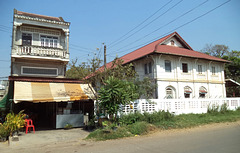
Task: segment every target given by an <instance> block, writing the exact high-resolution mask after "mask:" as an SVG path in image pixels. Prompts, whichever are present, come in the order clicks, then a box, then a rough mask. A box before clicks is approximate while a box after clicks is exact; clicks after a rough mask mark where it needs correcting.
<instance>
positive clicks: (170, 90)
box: [166, 88, 173, 99]
mask: <svg viewBox="0 0 240 153" xmlns="http://www.w3.org/2000/svg"><path fill="white" fill-rule="evenodd" d="M166 97H167V99H173V91H172V89H171V88H167V89H166Z"/></svg>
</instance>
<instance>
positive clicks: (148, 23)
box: [109, 0, 183, 48]
mask: <svg viewBox="0 0 240 153" xmlns="http://www.w3.org/2000/svg"><path fill="white" fill-rule="evenodd" d="M182 1H183V0H180V1H179V2H177V3H176V4H175V5H173V6H172V7H170V8H169V9H167V10H166V11H165V12H164V13H162V14H160V15H159V16H157V17H156V18H155V19H153V20H152V21H150V22H149V23H148V24H146V25H145V26H143V27H142V28H140V29H139V30H137V31H135V32H134V33H132V34H131V35H129V36H128V37H127V38H125V39H123V40H121V41H119V42H118V43H116V44H114V45H112V46H111V47H109V48H112V47H113V46H116V45H117V44H119V43H121V42H123V41H125V40H127V39H128V38H130V37H131V36H133V35H135V34H136V33H138V32H139V31H141V30H142V29H144V28H146V27H147V26H148V25H150V24H151V23H153V22H154V21H156V20H157V19H158V18H160V17H161V16H163V15H164V14H166V13H167V12H169V11H170V10H171V9H173V8H174V7H176V6H177V5H178V4H180V3H181V2H182Z"/></svg>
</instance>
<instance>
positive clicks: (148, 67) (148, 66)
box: [144, 62, 152, 74]
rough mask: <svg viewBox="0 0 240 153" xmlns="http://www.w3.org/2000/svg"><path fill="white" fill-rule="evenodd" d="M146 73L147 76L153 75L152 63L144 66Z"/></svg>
mask: <svg viewBox="0 0 240 153" xmlns="http://www.w3.org/2000/svg"><path fill="white" fill-rule="evenodd" d="M144 73H145V74H149V73H152V63H151V62H149V63H146V64H144Z"/></svg>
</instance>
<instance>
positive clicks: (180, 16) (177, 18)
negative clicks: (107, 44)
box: [118, 0, 209, 50]
mask: <svg viewBox="0 0 240 153" xmlns="http://www.w3.org/2000/svg"><path fill="white" fill-rule="evenodd" d="M208 1H209V0H206V1H204V2H202V3H200V4H199V5H197V6H196V7H194V8H192V9H190V10H188V11H186V12H185V13H183V14H181V15H179V16H178V17H176V18H175V19H173V20H171V21H170V22H168V23H166V24H164V25H163V26H161V27H159V28H157V29H155V30H154V31H152V32H150V33H148V34H147V35H145V36H143V37H141V38H139V39H137V40H135V41H133V42H131V43H129V44H127V45H125V46H123V47H121V48H119V49H118V50H121V49H123V48H125V47H128V46H130V45H132V44H134V43H136V42H138V41H140V40H142V39H144V38H146V37H148V36H149V35H151V34H153V33H155V32H157V31H158V30H160V29H162V28H164V27H166V26H167V25H169V24H171V23H173V22H174V21H177V20H179V19H180V18H182V17H183V16H185V15H187V14H188V13H190V12H192V11H193V10H195V9H197V8H199V7H200V6H202V5H203V4H205V3H207V2H208Z"/></svg>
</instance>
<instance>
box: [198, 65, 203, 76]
mask: <svg viewBox="0 0 240 153" xmlns="http://www.w3.org/2000/svg"><path fill="white" fill-rule="evenodd" d="M198 74H202V65H198Z"/></svg>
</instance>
